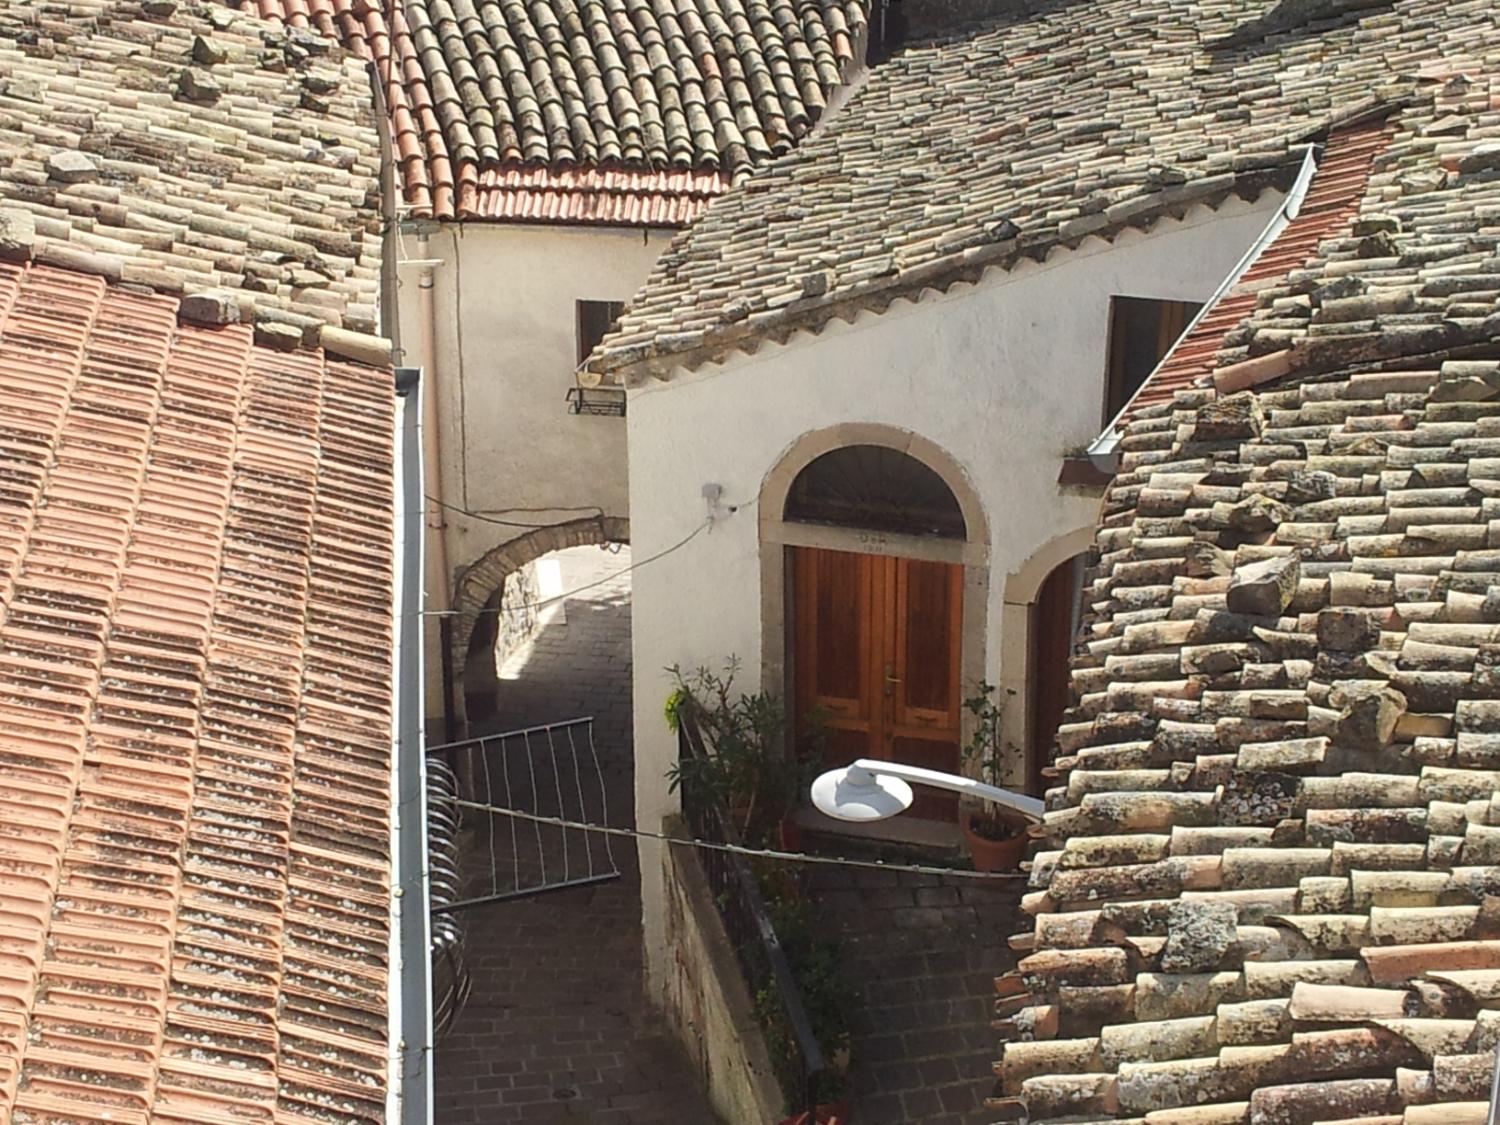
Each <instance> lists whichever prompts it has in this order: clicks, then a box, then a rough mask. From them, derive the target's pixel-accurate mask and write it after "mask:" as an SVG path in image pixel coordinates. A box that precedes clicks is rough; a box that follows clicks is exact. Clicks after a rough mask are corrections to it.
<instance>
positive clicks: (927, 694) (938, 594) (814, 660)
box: [788, 547, 963, 820]
mask: <svg viewBox="0 0 1500 1125" xmlns="http://www.w3.org/2000/svg"><path fill="white" fill-rule="evenodd" d="M789 555H790V557H789V560H788V561H789V567H788V572H789V575H790V577H791V581H792V583H793V624H792V633H793V645H792V651H793V658H794V661H795V666H794V670H793V697H794V698H793V707H794V708H795V711H794V714H795V715H796V716H797V719H798V722H799V724H801V723H804V722H805V721H806V719H807V717H808V715H809V714H810V713H814V712H815V713H817V714H819V715H820V716H821V719H822V722H823V726H824V728H825V730H826V739H827V740H826V743H825V750H824V758H825V761H826V763H827V764H829V765H844V764H846V763H848V762H849V761H852V760H853V759H855V758H859V757H868V758H879V759H885V760H888V761H889V760H895V761H902V762H909V763H911V764H913V765H922V766H928V767H930V768H932V769H940V770H944V771H947V772H950V773H952V772H956V771H957V769H958V767H959V755H958V746H959V731H960V725H961V724H960V706H959V697H960V690H959V688H960V685H959V667H960V664H959V660H960V648H961V636H960V630H961V622H962V601H963V568H962V567H961V566H958V565H954V564H950V563H939V562H929V561H925V560H916V559H903V558H891V557H887V556H883V555H862V554H856V553H852V552H844V551H829V550H823V549H818V548H810V547H793V548H789ZM956 810H957V802H956V800H955V799H953V798H951V797H948V796H943V795H937V794H935V791H927V792H924V793H922V794H921V795H920V796H919V797H918V801H917V804H916V805H915V806H914V810H913V811H914V813H915V815H917V816H922V817H927V818H932V819H947V820H951V819H953V817H954V815H955V813H956Z"/></svg>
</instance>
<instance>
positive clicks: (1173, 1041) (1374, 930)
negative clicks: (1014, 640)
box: [996, 31, 1500, 1125]
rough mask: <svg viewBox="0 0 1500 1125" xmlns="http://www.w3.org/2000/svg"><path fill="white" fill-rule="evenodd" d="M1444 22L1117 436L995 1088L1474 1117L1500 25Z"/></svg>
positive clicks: (1491, 643) (1491, 703) (1220, 1111)
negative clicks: (1223, 319)
mask: <svg viewBox="0 0 1500 1125" xmlns="http://www.w3.org/2000/svg"><path fill="white" fill-rule="evenodd" d="M1468 47H1469V52H1468V53H1465V52H1464V51H1462V50H1460V49H1458V48H1455V49H1454V51H1453V52H1452V53H1451V55H1450V57H1449V58H1448V59H1447V60H1446V61H1444V62H1442V63H1440V64H1437V65H1435V66H1433V67H1431V68H1430V69H1429V70H1428V71H1427V73H1426V75H1425V76H1424V77H1425V80H1424V81H1423V82H1422V83H1421V85H1420V86H1419V87H1418V88H1417V89H1416V90H1415V91H1414V92H1413V94H1412V96H1411V98H1410V99H1409V101H1408V103H1407V105H1406V106H1405V108H1403V109H1402V111H1401V112H1400V113H1399V114H1398V115H1397V116H1396V117H1395V119H1394V122H1393V126H1394V131H1393V133H1392V136H1391V139H1390V144H1389V147H1388V148H1386V149H1385V151H1383V152H1382V153H1380V154H1379V155H1377V156H1376V157H1375V161H1374V166H1373V169H1372V171H1371V174H1370V179H1369V183H1368V186H1367V187H1366V188H1365V189H1364V190H1363V192H1362V195H1361V197H1360V198H1359V205H1358V207H1357V209H1355V212H1354V213H1353V214H1352V215H1350V216H1349V217H1348V218H1346V219H1345V220H1344V221H1343V222H1341V223H1340V224H1339V227H1338V229H1336V230H1333V231H1330V232H1328V237H1327V238H1325V240H1324V241H1322V243H1321V244H1320V245H1319V246H1318V247H1317V248H1316V249H1315V251H1314V252H1313V254H1312V259H1311V261H1304V260H1303V259H1304V255H1305V254H1306V249H1307V248H1306V247H1303V246H1300V245H1299V246H1296V248H1295V249H1296V252H1295V253H1294V254H1292V255H1290V257H1289V259H1288V260H1287V262H1286V265H1287V266H1288V267H1289V268H1287V269H1286V270H1285V271H1284V273H1283V275H1282V276H1281V277H1279V278H1273V277H1270V276H1266V277H1264V278H1262V279H1261V285H1260V286H1259V287H1258V291H1257V293H1256V297H1255V302H1254V310H1253V312H1252V313H1251V314H1250V316H1249V318H1248V320H1247V321H1246V322H1244V323H1242V324H1239V325H1236V326H1234V327H1232V328H1231V329H1230V330H1229V331H1228V333H1227V334H1226V335H1225V336H1224V338H1223V339H1222V341H1221V347H1220V349H1219V352H1218V355H1217V357H1216V358H1215V360H1214V361H1213V365H1212V366H1213V372H1212V375H1211V376H1206V377H1204V378H1203V379H1201V380H1200V383H1199V385H1195V386H1192V387H1183V388H1180V389H1178V390H1177V391H1176V393H1175V394H1174V396H1173V398H1172V400H1171V401H1170V402H1168V403H1161V404H1158V405H1155V406H1151V407H1147V408H1145V409H1143V410H1141V411H1140V413H1139V415H1138V416H1137V418H1136V420H1134V421H1133V422H1132V423H1131V424H1130V426H1129V427H1128V429H1127V430H1126V433H1125V436H1124V437H1123V438H1122V440H1121V442H1120V449H1121V451H1122V454H1121V457H1122V460H1121V466H1120V473H1119V475H1118V476H1117V477H1116V479H1115V482H1114V484H1113V486H1112V487H1111V489H1110V491H1109V493H1108V496H1107V498H1106V501H1105V511H1104V516H1103V520H1102V525H1101V530H1100V532H1099V551H1100V556H1099V565H1098V568H1097V570H1096V572H1095V576H1094V578H1093V580H1092V582H1091V584H1090V585H1089V587H1088V588H1087V596H1086V601H1087V603H1088V609H1087V612H1086V615H1085V622H1084V631H1083V638H1082V640H1083V646H1082V648H1081V649H1080V655H1078V656H1077V657H1076V658H1075V662H1074V670H1073V686H1074V692H1075V699H1074V707H1073V708H1072V710H1071V711H1070V712H1069V713H1068V715H1067V716H1065V720H1064V724H1063V726H1062V727H1061V729H1060V730H1059V734H1058V746H1059V754H1060V757H1059V758H1058V759H1057V761H1056V764H1055V787H1054V788H1052V789H1051V790H1050V791H1049V793H1048V812H1047V814H1046V818H1045V823H1044V825H1043V827H1042V830H1041V831H1042V835H1043V837H1044V845H1043V850H1042V851H1040V852H1039V853H1038V854H1037V855H1036V856H1035V857H1034V861H1033V865H1032V870H1031V885H1032V890H1031V893H1030V895H1029V896H1028V897H1027V899H1026V905H1027V907H1028V909H1029V910H1030V911H1031V912H1032V913H1033V914H1034V915H1035V923H1034V926H1033V928H1032V930H1031V931H1030V932H1029V933H1026V934H1024V935H1022V936H1021V937H1019V938H1018V939H1016V942H1015V944H1017V945H1018V947H1019V948H1020V950H1021V951H1022V952H1023V953H1024V954H1025V956H1024V958H1023V960H1022V961H1021V962H1020V965H1019V971H1018V973H1016V974H1014V975H1013V976H1009V977H1005V978H1002V979H1001V980H1000V981H999V982H998V984H999V987H1000V990H1001V994H1002V998H1001V1000H1000V1003H999V1012H998V1015H999V1018H1000V1022H999V1024H998V1027H999V1028H1000V1029H1001V1030H1002V1034H1003V1036H1004V1037H1005V1038H1007V1039H1009V1040H1010V1041H1009V1042H1006V1043H1005V1044H1004V1046H1003V1057H1002V1059H1001V1061H1000V1063H999V1064H998V1068H997V1069H998V1072H999V1074H1000V1076H1001V1079H1002V1083H1003V1095H1004V1096H1003V1098H1002V1099H1001V1101H1000V1102H997V1106H996V1108H999V1105H1000V1104H1001V1103H1003V1102H1004V1100H1005V1099H1009V1098H1021V1099H1024V1102H1025V1104H1026V1107H1027V1109H1028V1111H1029V1113H1030V1119H1031V1120H1033V1121H1038V1122H1046V1121H1050V1120H1057V1119H1065V1120H1067V1121H1070V1122H1082V1121H1120V1120H1129V1121H1132V1122H1144V1123H1146V1125H1229V1123H1236V1125H1238V1123H1255V1125H1259V1123H1264V1125H1303V1123H1311V1122H1356V1121H1358V1122H1362V1123H1364V1125H1374V1123H1379V1125H1399V1123H1406V1125H1438V1123H1441V1125H1463V1123H1474V1125H1478V1123H1481V1122H1483V1120H1484V1116H1485V1104H1486V1102H1487V1099H1488V1095H1489V1085H1490V1078H1491V1074H1492V1068H1493V1065H1494V1061H1495V1051H1496V1047H1497V1044H1500V674H1497V671H1496V668H1497V666H1500V256H1497V253H1496V250H1497V247H1500V225H1497V217H1500V144H1497V143H1496V140H1495V138H1496V137H1497V136H1500V48H1497V47H1496V45H1495V44H1493V43H1492V42H1490V41H1488V40H1487V39H1486V37H1485V36H1484V35H1482V34H1479V33H1478V32H1477V31H1476V33H1474V34H1472V35H1471V36H1470V37H1469V39H1468ZM1329 202H1330V203H1332V202H1333V201H1329ZM1289 233H1290V229H1289ZM1293 240H1294V241H1295V235H1293ZM1276 250H1277V247H1273V248H1272V252H1273V253H1274V252H1276Z"/></svg>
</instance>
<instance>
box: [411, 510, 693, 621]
mask: <svg viewBox="0 0 1500 1125" xmlns="http://www.w3.org/2000/svg"><path fill="white" fill-rule="evenodd" d="M713 524H714V521H713V520H711V519H710V520H704V521H703V522H702V523H700V524H699V525H698V526H697V527H695V528H693V530H692V531H691V532H690V533H689V534H688V535H686V536H684V537H683V538H681V539H679V540H678V541H677V542H676V543H673V544H672V545H671V546H670V547H667V548H665V549H664V550H661V551H658V552H657V553H656V554H654V555H651V556H649V557H647V558H644V559H641V560H640V561H639V562H632V563H631V564H630V565H629V566H622V567H621V568H620V569H619V570H616V571H612V572H611V573H609V574H606V575H605V576H604V577H603V578H599V579H595V580H594V581H593V582H586V583H584V584H583V585H582V586H579V587H576V588H575V589H572V590H564V591H563V592H562V593H561V594H554V595H553V596H552V597H550V598H543V599H542V600H541V601H538V602H530V603H528V604H525V605H513V606H505V607H503V608H502V607H501V606H498V605H496V606H486V607H485V608H483V609H477V610H474V611H472V612H470V613H468V616H471V617H484V616H486V615H487V614H495V613H502V612H507V613H515V612H518V611H522V610H532V609H543V608H545V607H546V606H549V605H552V604H553V603H554V602H560V601H563V600H565V599H567V598H571V597H573V596H574V595H576V594H582V593H584V592H585V591H587V590H593V589H597V588H598V587H600V586H604V585H607V584H608V583H610V582H613V581H614V580H615V579H616V578H621V577H623V576H624V575H627V574H631V573H634V572H635V571H637V570H640V569H641V567H643V566H649V565H650V564H651V563H654V562H656V561H657V560H658V559H664V558H666V557H667V556H668V555H670V554H672V553H673V552H674V551H680V550H682V548H684V547H686V546H687V545H688V544H689V543H691V542H692V541H693V540H694V539H696V538H698V536H700V535H702V534H703V533H704V532H705V531H707V530H708V529H709V528H710V527H712V526H713ZM463 614H465V611H464V610H461V609H424V610H423V611H422V616H423V617H458V616H460V615H463Z"/></svg>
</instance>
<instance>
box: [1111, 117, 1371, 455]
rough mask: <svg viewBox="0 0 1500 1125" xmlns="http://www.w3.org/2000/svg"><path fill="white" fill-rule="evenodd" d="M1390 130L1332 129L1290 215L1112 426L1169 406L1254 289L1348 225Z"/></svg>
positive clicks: (1203, 366) (1209, 358)
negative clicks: (1310, 179) (1313, 173)
mask: <svg viewBox="0 0 1500 1125" xmlns="http://www.w3.org/2000/svg"><path fill="white" fill-rule="evenodd" d="M1389 133H1390V129H1389V127H1388V126H1387V124H1386V121H1385V119H1384V117H1374V118H1371V119H1369V120H1366V121H1363V122H1359V123H1357V124H1353V125H1350V126H1348V127H1346V128H1342V129H1338V130H1335V131H1334V133H1333V135H1332V136H1330V137H1329V138H1328V143H1327V145H1326V147H1325V151H1324V153H1323V155H1322V158H1321V159H1320V160H1319V162H1318V167H1317V174H1316V176H1315V177H1314V179H1313V182H1312V185H1311V187H1310V188H1309V190H1308V192H1307V196H1306V198H1305V199H1304V200H1303V201H1302V204H1301V207H1300V209H1299V210H1298V212H1297V215H1296V217H1295V218H1294V219H1292V221H1291V222H1290V223H1288V224H1287V226H1286V228H1285V229H1284V230H1283V231H1282V232H1281V233H1280V234H1279V235H1278V236H1277V238H1276V239H1275V241H1274V242H1273V243H1272V244H1271V245H1270V246H1267V247H1266V248H1265V250H1264V251H1263V252H1262V253H1261V254H1260V255H1259V256H1258V257H1257V258H1256V259H1255V261H1254V262H1252V263H1251V264H1250V265H1249V266H1248V267H1247V268H1246V270H1245V272H1244V273H1243V274H1241V275H1240V278H1239V280H1238V282H1237V283H1236V284H1235V286H1234V288H1233V289H1231V290H1230V291H1229V292H1227V293H1225V294H1224V296H1223V297H1221V298H1220V299H1219V300H1218V301H1216V302H1214V304H1213V305H1212V307H1210V308H1207V309H1205V310H1204V311H1203V315H1202V316H1201V317H1200V318H1199V319H1198V321H1197V322H1196V323H1195V324H1194V325H1193V326H1192V328H1191V329H1189V330H1188V332H1187V333H1185V334H1184V335H1183V338H1182V339H1181V340H1179V341H1178V342H1177V344H1176V345H1175V346H1174V347H1173V348H1172V350H1171V352H1170V353H1169V354H1168V355H1167V356H1166V358H1165V359H1164V360H1163V361H1162V363H1161V365H1160V366H1159V367H1157V369H1156V370H1155V371H1153V372H1152V373H1151V376H1150V378H1148V379H1147V380H1146V382H1145V383H1143V384H1142V385H1141V389H1140V391H1139V392H1138V393H1137V394H1136V396H1135V397H1134V398H1133V399H1132V400H1131V402H1130V404H1129V405H1128V407H1127V408H1126V410H1125V411H1124V413H1123V415H1122V417H1121V418H1120V419H1119V420H1118V422H1117V423H1116V424H1117V425H1121V426H1122V425H1123V424H1124V423H1126V422H1128V421H1129V420H1130V419H1131V418H1132V417H1134V416H1135V415H1136V414H1137V413H1138V412H1139V411H1141V410H1143V409H1144V408H1146V407H1148V406H1155V405H1158V404H1160V403H1168V402H1171V401H1172V396H1173V395H1174V394H1176V392H1177V391H1179V390H1182V389H1183V388H1184V387H1190V386H1192V385H1193V383H1194V382H1196V381H1197V380H1199V379H1201V378H1202V377H1203V376H1205V375H1208V374H1210V373H1211V372H1212V371H1213V369H1214V360H1215V358H1216V356H1217V355H1218V352H1219V348H1220V346H1221V345H1222V344H1223V343H1224V336H1225V334H1226V333H1227V332H1228V331H1229V330H1230V329H1232V328H1234V327H1236V326H1237V325H1238V324H1239V323H1240V321H1242V320H1244V319H1245V317H1246V316H1248V315H1249V314H1250V313H1251V312H1253V311H1254V309H1255V304H1256V296H1257V294H1258V293H1259V292H1260V290H1261V289H1262V288H1264V287H1265V285H1266V284H1267V283H1269V282H1275V281H1280V280H1281V279H1282V278H1284V277H1285V276H1286V275H1287V272H1288V271H1289V270H1293V269H1298V268H1300V267H1302V266H1304V265H1306V264H1308V263H1309V262H1310V261H1312V260H1313V259H1314V257H1315V255H1316V253H1317V250H1318V247H1319V246H1320V245H1321V244H1322V242H1323V240H1324V239H1326V238H1329V237H1331V236H1333V235H1335V234H1338V233H1340V232H1342V231H1343V230H1345V229H1346V228H1347V227H1348V225H1349V221H1350V220H1351V219H1353V218H1354V215H1355V213H1356V212H1357V211H1358V210H1359V204H1360V200H1361V199H1362V198H1363V197H1364V193H1365V185H1366V183H1367V182H1368V181H1369V178H1370V169H1371V167H1372V166H1373V164H1374V162H1375V157H1376V154H1377V153H1379V152H1380V151H1381V150H1382V149H1383V148H1384V147H1385V145H1386V143H1387V140H1388V137H1389Z"/></svg>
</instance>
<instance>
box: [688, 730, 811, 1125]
mask: <svg viewBox="0 0 1500 1125" xmlns="http://www.w3.org/2000/svg"><path fill="white" fill-rule="evenodd" d="M678 720H679V722H678V727H677V753H678V758H679V761H680V762H682V763H684V764H685V763H686V762H688V761H689V760H691V759H693V758H700V759H701V758H703V757H705V756H707V754H708V748H707V746H706V745H705V743H704V738H703V733H702V731H701V730H700V729H699V727H698V725H697V723H696V722H694V720H693V716H692V714H691V713H690V712H689V711H688V709H687V708H682V709H681V710H679V712H678ZM683 774H684V777H685V778H686V777H689V776H691V774H692V771H691V769H685V770H684V771H683ZM682 815H683V819H684V820H685V821H686V822H687V824H688V827H689V828H690V829H691V830H692V833H693V835H694V837H696V838H697V839H700V840H706V841H710V842H712V843H718V844H733V845H736V846H739V845H742V844H743V840H742V839H741V836H740V832H739V829H738V827H736V825H735V823H734V820H733V818H732V817H731V816H730V815H729V810H728V809H727V808H726V807H725V805H724V802H723V801H722V800H719V799H718V798H717V797H716V796H715V795H713V794H708V793H705V792H703V791H702V788H701V787H699V786H694V785H691V784H684V785H683V786H682ZM698 859H699V862H700V863H701V864H702V866H703V871H704V874H705V876H706V877H707V879H708V883H709V886H710V888H711V889H712V890H713V896H714V902H715V904H716V905H717V906H718V908H719V917H720V919H721V920H722V921H723V923H724V930H725V932H726V933H727V934H728V936H729V940H730V943H731V944H732V945H733V946H734V951H735V956H736V958H737V959H738V960H739V965H740V971H741V973H742V974H743V975H744V978H745V983H746V985H747V986H748V987H749V990H750V995H751V997H752V999H753V1000H754V1001H755V1007H756V1012H757V1014H758V1015H760V1016H761V1017H762V1020H763V1021H764V1020H766V1019H767V1018H770V1019H775V1018H776V1017H780V1019H781V1020H784V1021H785V1026H784V1028H783V1029H782V1030H783V1031H784V1034H778V1035H772V1034H770V1033H769V1031H768V1034H767V1036H766V1039H767V1043H766V1046H767V1047H768V1048H769V1049H770V1052H771V1061H772V1065H773V1066H775V1068H776V1077H777V1079H778V1081H779V1082H780V1084H781V1088H782V1091H783V1093H784V1094H785V1095H786V1099H787V1109H788V1111H789V1112H790V1113H792V1114H794V1115H795V1114H800V1113H803V1112H805V1113H807V1114H808V1120H809V1121H815V1120H816V1119H817V1101H818V1091H819V1087H820V1086H821V1084H822V1079H823V1074H824V1065H825V1064H824V1059H823V1051H822V1048H821V1047H820V1046H819V1045H818V1039H817V1036H816V1035H815V1034H814V1033H813V1028H812V1022H811V1020H809V1019H808V1015H807V1006H806V1004H805V1003H804V1001H803V997H802V991H801V989H800V988H798V986H797V981H796V978H795V977H794V976H793V975H792V969H791V965H790V963H789V962H788V960H787V955H786V951H785V949H783V947H782V944H781V941H780V939H779V938H778V937H777V936H776V928H775V926H774V925H773V924H772V921H771V913H770V911H769V909H768V908H767V906H766V901H765V897H764V896H763V895H762V894H761V890H760V884H759V881H758V880H757V879H756V875H755V871H754V869H753V868H752V867H751V865H750V860H749V858H748V857H746V856H744V855H741V854H738V853H735V852H723V851H717V850H713V849H708V848H700V849H698Z"/></svg>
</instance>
